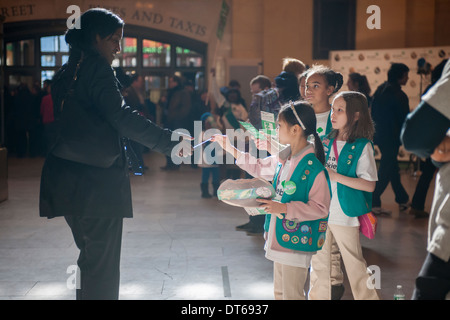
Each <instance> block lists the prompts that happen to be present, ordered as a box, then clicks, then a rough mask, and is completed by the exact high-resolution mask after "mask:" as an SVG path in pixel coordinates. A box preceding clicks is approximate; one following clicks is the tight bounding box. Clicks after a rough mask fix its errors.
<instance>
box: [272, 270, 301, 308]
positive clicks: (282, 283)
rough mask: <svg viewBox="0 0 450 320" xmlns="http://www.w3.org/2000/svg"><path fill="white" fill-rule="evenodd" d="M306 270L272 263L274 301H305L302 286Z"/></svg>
mask: <svg viewBox="0 0 450 320" xmlns="http://www.w3.org/2000/svg"><path fill="white" fill-rule="evenodd" d="M307 277H308V269H307V268H300V267H291V266H288V265H285V264H281V263H278V262H274V263H273V289H274V296H275V300H305V292H304V290H303V289H304V286H305V282H306V278H307Z"/></svg>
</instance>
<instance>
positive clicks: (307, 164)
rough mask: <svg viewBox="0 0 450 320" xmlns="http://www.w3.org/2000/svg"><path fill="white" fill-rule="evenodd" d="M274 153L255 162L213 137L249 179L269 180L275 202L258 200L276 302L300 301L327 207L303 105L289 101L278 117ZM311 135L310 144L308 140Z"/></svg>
mask: <svg viewBox="0 0 450 320" xmlns="http://www.w3.org/2000/svg"><path fill="white" fill-rule="evenodd" d="M277 131H278V137H279V140H280V143H281V144H283V145H289V147H288V148H285V149H283V150H282V151H281V152H280V153H279V154H276V155H272V156H270V157H267V158H264V159H261V158H259V159H256V158H255V157H253V156H251V154H249V153H244V152H241V151H239V150H238V149H236V148H234V147H233V146H232V145H231V143H230V142H229V139H228V138H227V137H226V136H221V135H217V136H214V137H213V141H217V142H218V143H219V144H220V145H221V146H222V148H224V150H226V151H227V152H229V153H230V154H232V155H233V156H234V157H235V158H236V164H237V165H238V166H239V167H240V168H241V169H243V170H245V171H247V172H248V173H249V174H251V175H252V176H254V177H257V178H263V179H266V180H268V181H273V186H274V189H275V190H276V196H275V198H274V199H259V202H261V208H264V210H265V211H266V213H267V214H266V223H265V227H264V229H265V235H264V237H265V240H266V243H265V248H264V249H265V251H266V258H267V259H269V260H271V261H273V262H274V296H275V299H284V300H293V299H296V300H299V299H305V294H304V285H305V281H306V278H307V275H308V268H309V266H310V263H311V258H312V257H313V256H314V254H316V252H318V251H319V250H321V248H322V246H323V245H324V243H325V234H326V230H327V219H328V212H329V205H330V196H331V194H330V187H329V181H328V174H327V171H326V170H325V167H324V165H323V163H324V157H325V155H324V150H323V146H322V143H321V141H320V138H319V136H318V134H317V132H316V117H315V114H314V110H313V109H312V108H311V106H310V105H309V104H308V103H306V102H303V101H299V102H295V103H289V104H287V105H285V106H283V108H282V109H281V110H280V113H279V115H278V129H277ZM310 135H312V136H313V137H314V146H313V145H312V144H310V143H309V142H308V140H307V138H308V137H309V136H310Z"/></svg>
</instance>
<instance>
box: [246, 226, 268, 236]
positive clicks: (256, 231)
mask: <svg viewBox="0 0 450 320" xmlns="http://www.w3.org/2000/svg"><path fill="white" fill-rule="evenodd" d="M245 231H246V232H247V235H248V236H258V235H261V234H264V228H254V227H253V228H251V229H250V230H245Z"/></svg>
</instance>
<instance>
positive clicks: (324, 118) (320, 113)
mask: <svg viewBox="0 0 450 320" xmlns="http://www.w3.org/2000/svg"><path fill="white" fill-rule="evenodd" d="M343 83H344V77H343V76H342V74H340V73H339V72H335V71H333V70H331V69H330V68H328V67H325V66H323V65H314V66H312V67H311V68H310V69H308V74H307V78H306V91H305V94H306V100H307V101H308V102H309V103H311V104H312V106H313V108H314V112H315V113H316V118H317V133H318V134H319V137H320V138H323V137H324V136H326V135H327V134H329V133H330V132H331V129H332V125H331V121H330V110H331V105H330V98H331V96H332V95H333V94H335V93H336V92H338V91H339V90H340V89H341V87H342V84H343Z"/></svg>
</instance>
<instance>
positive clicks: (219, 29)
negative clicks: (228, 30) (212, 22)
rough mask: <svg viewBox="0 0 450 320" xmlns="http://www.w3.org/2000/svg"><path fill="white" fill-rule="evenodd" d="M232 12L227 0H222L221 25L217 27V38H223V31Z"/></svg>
mask: <svg viewBox="0 0 450 320" xmlns="http://www.w3.org/2000/svg"><path fill="white" fill-rule="evenodd" d="M229 12H230V7H229V6H228V4H227V2H226V1H225V0H222V8H221V9H220V18H219V25H218V27H217V32H216V35H217V38H219V40H222V37H223V32H224V30H225V26H226V24H227V18H228V13H229Z"/></svg>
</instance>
